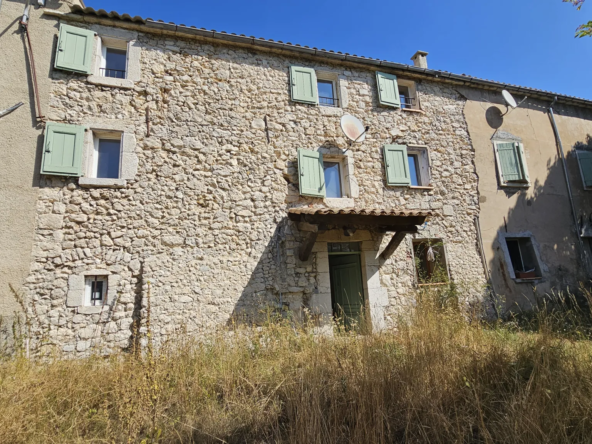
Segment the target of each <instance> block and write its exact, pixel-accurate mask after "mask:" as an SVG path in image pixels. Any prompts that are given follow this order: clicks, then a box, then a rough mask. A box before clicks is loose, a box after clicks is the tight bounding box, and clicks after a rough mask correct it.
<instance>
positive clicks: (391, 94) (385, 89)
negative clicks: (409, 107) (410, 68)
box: [376, 72, 401, 108]
mask: <svg viewBox="0 0 592 444" xmlns="http://www.w3.org/2000/svg"><path fill="white" fill-rule="evenodd" d="M376 84H377V85H378V100H379V102H380V104H381V105H386V106H393V107H395V108H400V107H401V99H400V97H399V84H398V83H397V76H395V75H392V74H385V73H384V72H376Z"/></svg>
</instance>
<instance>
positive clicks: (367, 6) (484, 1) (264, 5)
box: [86, 0, 592, 100]
mask: <svg viewBox="0 0 592 444" xmlns="http://www.w3.org/2000/svg"><path fill="white" fill-rule="evenodd" d="M588 3H589V4H584V6H583V8H582V10H581V11H577V10H576V8H574V7H573V6H571V5H569V4H567V3H562V1H561V0H424V1H419V0H404V1H403V0H399V1H386V0H383V1H378V0H366V1H364V2H362V1H354V0H340V1H328V0H316V1H315V0H298V1H271V0H250V1H246V0H240V1H239V0H227V1H223V0H217V1H197V0H167V1H156V0H142V1H141V0H125V1H121V0H119V1H116V0H86V5H87V6H92V7H93V8H95V9H101V8H102V9H106V10H107V11H112V10H115V11H117V12H120V13H124V12H127V13H129V14H131V15H139V16H141V17H144V18H147V17H150V18H153V19H155V20H157V19H162V20H164V21H167V22H169V21H171V22H175V23H178V24H181V23H182V24H185V25H188V26H191V25H193V26H197V27H199V28H207V29H215V30H217V31H226V32H234V33H237V34H246V35H248V36H250V35H254V36H256V37H265V38H271V39H274V40H282V41H284V42H291V43H299V44H301V45H308V46H311V47H313V46H314V47H317V48H325V49H332V50H335V51H342V52H349V53H350V54H358V55H364V56H367V57H375V58H379V59H386V60H391V61H395V62H399V63H411V62H410V60H409V58H410V57H411V56H412V55H413V54H414V53H415V51H416V50H418V49H421V50H423V51H428V52H429V53H430V54H429V56H428V63H429V67H430V68H433V69H441V70H445V71H451V72H454V73H457V74H463V73H464V74H467V75H472V76H476V77H481V78H485V79H491V80H497V81H500V82H507V83H513V84H517V85H522V86H529V87H533V88H540V89H545V90H550V91H555V92H558V93H561V94H568V95H574V96H579V97H584V98H586V99H590V100H592V82H591V81H590V80H589V79H590V74H589V73H590V72H591V71H592V57H590V55H591V54H590V50H591V49H592V37H587V38H583V39H575V38H574V31H575V28H577V26H578V25H580V24H581V23H584V22H587V21H588V20H592V0H588Z"/></svg>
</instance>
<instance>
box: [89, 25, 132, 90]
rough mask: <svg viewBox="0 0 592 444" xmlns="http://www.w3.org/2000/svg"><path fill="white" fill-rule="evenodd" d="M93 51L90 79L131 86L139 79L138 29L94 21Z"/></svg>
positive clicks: (106, 84) (98, 82)
mask: <svg viewBox="0 0 592 444" xmlns="http://www.w3.org/2000/svg"><path fill="white" fill-rule="evenodd" d="M91 30H93V31H95V33H96V37H95V53H94V64H93V69H92V74H91V75H90V76H88V81H89V82H90V83H93V84H96V85H102V86H113V87H119V88H133V87H134V83H135V82H137V81H139V80H140V53H141V50H140V47H139V45H138V42H137V38H138V33H137V32H132V31H128V30H124V29H119V28H107V27H104V26H100V25H94V26H92V27H91Z"/></svg>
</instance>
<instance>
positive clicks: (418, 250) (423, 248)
mask: <svg viewBox="0 0 592 444" xmlns="http://www.w3.org/2000/svg"><path fill="white" fill-rule="evenodd" d="M413 254H414V257H415V269H416V271H417V280H418V282H419V283H420V284H436V283H444V282H448V268H447V266H446V256H445V251H444V244H443V243H442V241H441V240H437V239H431V240H425V239H424V240H420V239H417V240H414V241H413Z"/></svg>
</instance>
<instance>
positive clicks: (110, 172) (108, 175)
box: [90, 135, 121, 179]
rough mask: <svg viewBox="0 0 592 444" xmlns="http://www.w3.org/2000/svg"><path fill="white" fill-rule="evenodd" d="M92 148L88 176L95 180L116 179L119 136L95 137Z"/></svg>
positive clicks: (119, 160) (118, 171) (117, 176)
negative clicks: (91, 159) (91, 160)
mask: <svg viewBox="0 0 592 444" xmlns="http://www.w3.org/2000/svg"><path fill="white" fill-rule="evenodd" d="M115 137H118V138H115ZM94 148H95V149H94V153H93V162H92V167H91V172H90V173H91V174H90V176H91V177H94V178H97V179H118V178H119V173H120V164H121V135H118V136H115V135H106V136H103V135H99V136H98V137H97V136H95V138H94Z"/></svg>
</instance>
